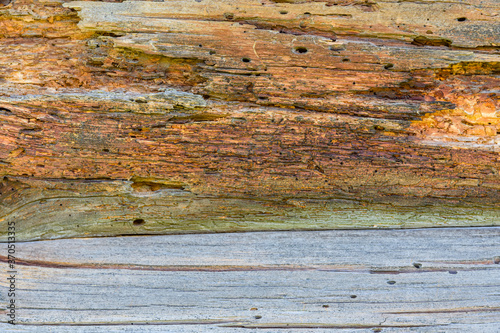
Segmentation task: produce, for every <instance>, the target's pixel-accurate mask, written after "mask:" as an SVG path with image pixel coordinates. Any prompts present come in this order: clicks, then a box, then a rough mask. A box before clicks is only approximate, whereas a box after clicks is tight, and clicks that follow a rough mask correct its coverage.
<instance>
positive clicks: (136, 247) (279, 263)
mask: <svg viewBox="0 0 500 333" xmlns="http://www.w3.org/2000/svg"><path fill="white" fill-rule="evenodd" d="M498 244H500V228H493V227H492V228H460V229H454V228H446V229H423V230H418V229H413V230H351V231H342V230H334V231H311V232H267V233H262V232H261V233H239V234H238V233H237V234H228V233H225V234H209V235H171V236H132V237H113V238H91V239H63V240H51V241H40V242H29V243H19V244H17V248H18V252H17V257H18V264H17V270H18V278H17V288H18V294H17V303H18V310H17V314H18V318H19V322H18V325H16V326H15V327H13V326H9V325H6V324H0V328H1V329H2V332H123V331H125V332H146V331H147V332H211V331H215V332H248V331H254V330H255V329H256V328H259V332H261V330H260V329H262V332H278V331H280V332H281V331H284V332H331V331H332V329H336V331H337V330H338V331H341V332H374V331H375V332H378V331H382V332H485V333H490V332H491V333H494V332H498V328H499V327H500V319H499V316H498V312H499V311H500V295H499V292H498V285H499V284H500V257H499V255H500V248H499V246H498ZM2 261H5V258H4V257H2ZM2 274H3V272H2ZM2 276H3V275H2ZM0 281H1V282H0V291H1V292H0V299H1V300H2V302H4V301H5V295H6V292H5V291H6V289H7V283H6V279H5V278H2V279H1V280H0ZM3 306H4V305H3V304H2V307H3ZM2 312H3V310H2ZM0 320H1V321H3V322H4V321H5V319H4V316H3V315H2V316H1V318H0ZM132 325H133V326H132Z"/></svg>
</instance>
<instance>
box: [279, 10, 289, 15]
mask: <svg viewBox="0 0 500 333" xmlns="http://www.w3.org/2000/svg"><path fill="white" fill-rule="evenodd" d="M280 14H281V15H286V14H288V12H287V11H286V10H282V11H280Z"/></svg>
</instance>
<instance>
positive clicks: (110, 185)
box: [0, 0, 500, 240]
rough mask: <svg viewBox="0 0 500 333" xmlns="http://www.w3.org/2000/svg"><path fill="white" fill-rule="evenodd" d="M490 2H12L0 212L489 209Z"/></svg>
mask: <svg viewBox="0 0 500 333" xmlns="http://www.w3.org/2000/svg"><path fill="white" fill-rule="evenodd" d="M499 12H500V5H499V3H498V2H497V1H494V0H488V1H468V2H467V3H462V2H460V3H458V2H448V1H416V2H415V1H392V0H391V1H390V0H383V1H377V2H372V1H369V2H366V1H324V2H318V1H268V0H263V1H254V0H238V1H230V0H227V1H225V0H220V1H217V5H215V4H214V3H212V2H210V3H208V2H206V1H200V2H198V1H194V0H193V1H185V0H184V1H167V2H152V1H125V2H99V1H64V0H63V1H35V0H19V1H15V2H13V3H10V4H8V5H6V6H4V7H1V8H0V28H1V30H0V31H1V32H0V37H1V38H0V51H1V52H0V68H2V73H1V77H0V80H1V86H0V128H1V132H0V176H1V177H3V178H2V180H1V186H0V191H1V193H0V226H2V225H3V226H5V225H6V224H7V223H8V222H9V221H13V220H16V221H18V222H19V223H20V224H22V228H21V229H20V230H19V237H20V239H23V240H33V239H44V238H59V237H75V236H98V235H119V234H149V233H155V234H156V233H183V232H213V231H217V232H221V231H250V230H273V229H274V230H286V229H332V228H358V227H373V226H376V227H398V228H399V227H420V226H437V225H447V226H463V225H483V226H487V225H498V223H499V222H500V219H499V217H498V216H499V215H500V211H499V209H500V207H499V205H498V198H499V197H500V175H499V170H500V156H499V144H500V141H499V140H500V136H499V133H500V120H499V119H500V118H499V116H498V109H499V107H500V102H499V98H498V86H499V85H500V79H499V73H500V56H499V51H498V50H499V49H498V48H499V45H500V37H499V36H500V30H499V29H500V20H499V15H498V13H499ZM415 13H418V15H415ZM221 203H223V204H221ZM429 206H430V208H427V207H429ZM366 216H369V218H366ZM138 219H142V220H143V221H144V223H142V224H140V225H137V224H136V225H134V223H133V222H134V221H135V220H138ZM4 230H6V228H2V238H1V239H2V240H5V231H4Z"/></svg>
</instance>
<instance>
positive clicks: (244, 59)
mask: <svg viewBox="0 0 500 333" xmlns="http://www.w3.org/2000/svg"><path fill="white" fill-rule="evenodd" d="M241 61H243V62H250V61H251V60H250V58H241Z"/></svg>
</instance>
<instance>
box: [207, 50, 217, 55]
mask: <svg viewBox="0 0 500 333" xmlns="http://www.w3.org/2000/svg"><path fill="white" fill-rule="evenodd" d="M215 53H216V52H215V51H214V50H210V51H208V54H210V55H214V54H215Z"/></svg>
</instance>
